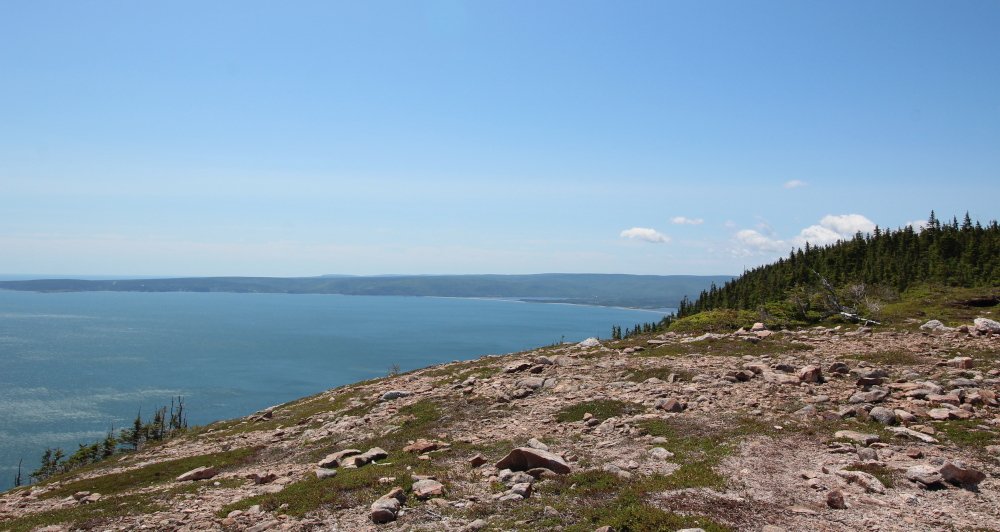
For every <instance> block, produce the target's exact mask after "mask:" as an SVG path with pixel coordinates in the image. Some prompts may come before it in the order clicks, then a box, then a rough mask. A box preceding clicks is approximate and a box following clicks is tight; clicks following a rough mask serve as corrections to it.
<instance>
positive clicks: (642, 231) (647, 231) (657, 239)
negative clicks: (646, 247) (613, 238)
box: [620, 227, 670, 244]
mask: <svg viewBox="0 0 1000 532" xmlns="http://www.w3.org/2000/svg"><path fill="white" fill-rule="evenodd" d="M620 236H621V237H622V238H630V239H632V240H644V241H646V242H651V243H653V244H665V243H667V242H670V237H669V236H667V235H665V234H663V233H661V232H659V231H657V230H656V229H652V228H649V227H633V228H631V229H626V230H624V231H622V232H621V235H620Z"/></svg>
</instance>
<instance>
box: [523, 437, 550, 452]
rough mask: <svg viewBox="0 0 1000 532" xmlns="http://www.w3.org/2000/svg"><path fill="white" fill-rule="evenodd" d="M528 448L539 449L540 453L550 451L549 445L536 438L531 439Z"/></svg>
mask: <svg viewBox="0 0 1000 532" xmlns="http://www.w3.org/2000/svg"><path fill="white" fill-rule="evenodd" d="M528 447H531V448H532V449H538V450H540V451H548V450H549V446H548V445H545V444H544V443H542V442H540V441H538V439H536V438H531V439H530V440H528Z"/></svg>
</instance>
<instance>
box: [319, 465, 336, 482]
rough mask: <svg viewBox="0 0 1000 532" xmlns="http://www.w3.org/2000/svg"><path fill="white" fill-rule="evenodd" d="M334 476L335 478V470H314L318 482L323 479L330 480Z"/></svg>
mask: <svg viewBox="0 0 1000 532" xmlns="http://www.w3.org/2000/svg"><path fill="white" fill-rule="evenodd" d="M335 476H337V470H336V469H329V468H326V467H319V468H316V478H318V479H320V480H323V479H325V478H332V477H335Z"/></svg>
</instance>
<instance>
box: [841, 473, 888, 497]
mask: <svg viewBox="0 0 1000 532" xmlns="http://www.w3.org/2000/svg"><path fill="white" fill-rule="evenodd" d="M837 476H838V477H840V478H842V479H844V480H846V481H847V482H848V483H849V484H857V485H859V486H861V487H862V488H864V489H865V491H868V492H871V493H885V485H884V484H882V481H880V480H879V479H877V478H875V476H874V475H872V474H871V473H865V472H864V471H845V470H840V471H837Z"/></svg>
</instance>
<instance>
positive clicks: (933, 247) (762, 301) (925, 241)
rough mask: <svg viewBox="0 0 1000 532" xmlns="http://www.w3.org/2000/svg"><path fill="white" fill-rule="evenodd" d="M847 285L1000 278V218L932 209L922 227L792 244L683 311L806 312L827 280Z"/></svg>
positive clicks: (986, 282) (685, 304)
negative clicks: (946, 217)
mask: <svg viewBox="0 0 1000 532" xmlns="http://www.w3.org/2000/svg"><path fill="white" fill-rule="evenodd" d="M824 279H825V280H826V281H828V282H829V283H830V284H831V285H832V286H834V287H838V288H840V289H845V290H846V288H845V287H847V286H848V285H854V286H855V287H868V290H869V291H870V290H871V289H872V288H873V287H874V288H878V289H881V290H889V291H895V292H897V293H902V292H904V291H905V290H906V289H907V288H910V287H912V286H916V285H921V284H939V285H944V286H961V287H976V286H992V287H996V286H1000V225H998V224H997V221H996V220H992V221H990V222H989V223H986V224H982V223H980V222H979V221H976V222H973V221H972V219H971V218H970V217H969V214H968V213H966V214H965V217H964V219H963V220H962V221H961V222H960V221H959V220H958V218H957V217H956V218H952V220H951V221H950V222H949V221H941V220H940V219H938V218H937V216H936V215H935V214H934V212H933V211H931V214H930V218H929V219H928V221H927V225H926V226H925V227H924V228H923V229H922V230H919V231H918V230H915V229H914V228H913V227H911V226H907V227H904V228H902V229H897V230H888V229H882V228H879V227H876V228H875V229H874V231H872V232H871V233H869V234H862V233H860V232H859V233H857V234H856V235H854V237H853V238H851V239H850V240H843V241H840V242H837V243H835V244H832V245H829V246H822V247H816V246H810V245H809V244H806V246H805V247H804V248H799V249H796V250H794V251H792V252H791V253H790V254H789V255H788V257H786V258H781V259H779V260H778V261H777V262H775V263H772V264H768V265H765V266H760V267H758V268H754V269H752V270H749V271H746V272H744V273H743V275H740V276H739V277H737V278H735V279H733V280H731V281H728V282H726V283H725V284H723V285H722V286H717V285H714V284H713V285H712V286H711V288H709V289H707V290H704V291H702V293H701V295H700V296H699V297H698V298H697V299H696V300H694V301H690V300H687V299H685V300H683V301H682V302H681V304H680V307H679V310H678V316H679V317H684V316H689V315H692V314H696V313H698V312H701V311H704V310H712V309H739V310H757V309H760V308H762V307H765V306H767V305H768V304H773V303H778V302H783V303H789V304H791V305H792V306H798V307H799V308H800V310H801V311H802V314H805V313H806V311H807V310H808V309H807V307H808V305H809V299H810V297H812V296H813V295H815V293H816V291H817V290H819V289H820V288H821V283H822V281H823V280H824Z"/></svg>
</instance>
